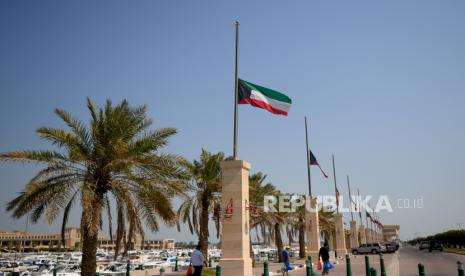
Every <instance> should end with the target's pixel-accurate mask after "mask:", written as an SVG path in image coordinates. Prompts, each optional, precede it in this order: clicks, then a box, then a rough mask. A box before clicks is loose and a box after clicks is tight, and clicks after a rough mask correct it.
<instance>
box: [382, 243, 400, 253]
mask: <svg viewBox="0 0 465 276" xmlns="http://www.w3.org/2000/svg"><path fill="white" fill-rule="evenodd" d="M384 246H386V253H394V252H396V251H397V247H396V246H395V245H393V244H391V243H386V244H384Z"/></svg>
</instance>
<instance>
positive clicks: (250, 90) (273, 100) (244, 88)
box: [237, 79, 292, 116]
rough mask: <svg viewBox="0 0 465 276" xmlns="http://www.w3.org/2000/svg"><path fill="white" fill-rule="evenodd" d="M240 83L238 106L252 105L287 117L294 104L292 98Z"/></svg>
mask: <svg viewBox="0 0 465 276" xmlns="http://www.w3.org/2000/svg"><path fill="white" fill-rule="evenodd" d="M238 82H239V91H238V94H239V95H238V99H237V101H238V104H250V105H252V106H255V107H258V108H263V109H266V110H268V111H269V112H271V113H273V114H278V115H284V116H287V113H288V112H289V109H290V108H291V104H292V100H291V98H289V97H288V96H286V95H284V94H282V93H280V92H278V91H275V90H271V89H269V88H266V87H263V86H259V85H256V84H254V83H251V82H248V81H245V80H241V79H239V80H238Z"/></svg>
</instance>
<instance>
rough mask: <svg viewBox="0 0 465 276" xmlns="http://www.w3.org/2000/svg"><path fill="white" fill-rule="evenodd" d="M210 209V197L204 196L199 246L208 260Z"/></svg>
mask: <svg viewBox="0 0 465 276" xmlns="http://www.w3.org/2000/svg"><path fill="white" fill-rule="evenodd" d="M209 208H210V201H209V200H208V196H204V197H203V198H202V210H201V215H200V233H199V245H200V247H201V251H202V254H203V256H204V257H205V258H208V236H209V233H208V219H209V217H208V216H209V215H210V212H209Z"/></svg>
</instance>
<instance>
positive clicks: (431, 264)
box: [289, 246, 465, 276]
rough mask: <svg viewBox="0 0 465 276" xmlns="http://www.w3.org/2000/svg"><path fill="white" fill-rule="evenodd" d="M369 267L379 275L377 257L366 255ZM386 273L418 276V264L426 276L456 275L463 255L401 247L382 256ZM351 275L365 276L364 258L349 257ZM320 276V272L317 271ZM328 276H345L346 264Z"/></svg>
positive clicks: (297, 271)
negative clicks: (422, 267) (423, 268)
mask: <svg viewBox="0 0 465 276" xmlns="http://www.w3.org/2000/svg"><path fill="white" fill-rule="evenodd" d="M368 256H369V260H370V265H371V266H372V267H374V268H376V270H377V272H378V275H381V270H380V261H379V256H377V255H368ZM384 260H385V265H386V272H387V275H388V276H418V263H422V264H423V265H424V266H425V270H426V275H427V276H448V275H453V276H455V275H458V273H457V264H456V263H457V261H461V262H463V263H465V255H458V254H452V253H445V252H439V251H433V252H428V250H422V251H420V250H418V248H416V247H411V246H405V247H402V248H401V249H400V250H399V251H398V252H396V253H395V254H385V255H384ZM314 267H315V266H314ZM351 267H352V275H354V276H359V275H360V276H364V275H365V256H364V255H358V256H352V257H351ZM318 272H319V273H318V275H321V271H318ZM289 274H290V275H300V276H304V275H305V269H299V270H296V271H293V272H291V273H289ZM330 275H333V276H346V275H347V274H346V263H345V261H343V260H341V261H340V262H339V263H338V264H336V265H335V268H334V269H333V270H331V273H330Z"/></svg>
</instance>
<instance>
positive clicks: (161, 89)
mask: <svg viewBox="0 0 465 276" xmlns="http://www.w3.org/2000/svg"><path fill="white" fill-rule="evenodd" d="M464 14H465V2H463V1H427V0H421V1H420V0H418V1H413V0H412V1H401V0H395V1H394V0H392V1H377V2H376V3H375V2H373V1H1V2H0V41H1V42H0V118H1V132H0V151H1V152H4V151H10V150H16V149H38V148H47V147H49V145H48V144H47V143H45V142H42V141H40V140H39V139H38V138H37V137H36V136H35V134H34V130H35V129H36V128H37V127H40V126H55V127H59V126H62V124H61V122H60V121H59V120H58V119H57V118H56V117H55V116H54V115H53V113H52V111H53V108H55V107H60V108H64V109H66V110H68V111H70V112H71V113H73V114H75V115H76V116H78V117H80V118H82V119H83V120H85V121H87V120H88V115H87V113H86V108H85V98H86V97H87V96H90V97H92V98H93V99H94V100H95V101H96V102H97V103H99V104H102V103H103V102H104V100H105V99H107V98H109V99H112V100H113V101H115V102H117V101H119V100H121V99H123V98H127V99H128V100H129V101H130V102H131V103H132V104H134V105H139V104H147V105H148V106H149V108H150V116H151V117H152V118H154V119H155V122H156V126H157V127H162V126H172V127H176V128H178V130H179V134H178V135H177V136H176V137H175V138H173V139H172V140H171V143H170V145H169V147H168V148H167V149H166V150H168V151H170V152H173V153H178V154H182V155H184V156H186V157H188V158H190V159H192V158H195V157H196V156H198V154H199V153H200V149H201V148H202V147H205V148H207V149H209V150H211V151H225V152H226V154H231V151H232V119H233V117H232V116H233V97H234V95H233V83H234V80H233V78H234V21H235V20H240V22H241V37H240V39H241V45H240V69H239V71H240V76H241V77H242V78H244V79H246V80H249V81H252V82H255V83H258V84H261V85H264V86H267V87H270V88H273V89H276V90H279V91H284V92H285V93H286V94H287V95H288V96H290V97H291V98H292V100H293V106H292V109H291V111H290V114H289V117H282V116H275V115H272V114H270V113H267V112H266V111H263V110H260V109H255V108H252V107H251V106H240V108H239V109H240V123H239V136H240V138H239V155H240V157H241V158H242V159H244V160H247V161H249V162H251V163H252V166H253V171H257V170H260V171H263V172H265V173H267V174H268V176H269V180H270V181H272V182H273V183H274V184H275V185H276V186H278V187H279V188H280V189H281V190H283V191H285V192H296V193H306V192H307V184H306V167H305V165H306V161H305V151H304V149H305V139H304V129H303V120H304V119H303V118H304V116H305V115H307V116H308V117H309V120H310V140H311V146H312V148H313V151H314V153H315V155H316V156H317V158H318V159H319V161H320V163H321V164H322V166H323V167H324V168H325V169H326V170H327V171H328V172H330V171H331V154H332V153H334V154H335V155H336V165H337V172H338V181H339V183H340V184H339V186H340V188H339V189H340V190H341V192H342V193H343V194H347V187H346V184H345V175H346V174H349V175H350V177H351V182H352V184H353V186H354V187H359V188H360V190H361V192H362V194H374V195H380V194H387V195H389V196H390V198H391V199H392V203H393V205H396V203H397V198H409V199H411V200H413V199H417V198H423V203H424V207H423V209H409V210H405V209H404V210H400V209H397V210H395V211H394V213H391V214H387V213H382V214H381V220H382V221H383V222H384V223H386V224H390V223H393V224H394V223H395V224H400V225H401V234H402V236H403V237H404V238H410V237H412V236H413V235H415V234H430V233H434V232H437V231H442V230H445V229H447V228H450V227H457V224H462V226H465V216H464V211H463V210H464V209H463V197H464V194H465V183H464V182H465V170H464V169H463V165H464V164H465V146H464V141H465V127H464V126H465V124H464V118H465V108H464V106H465V92H464V89H465V16H464ZM36 170H37V168H36V167H34V166H29V165H21V164H12V163H2V164H0V185H1V189H2V192H1V193H0V207H1V208H4V206H5V204H6V202H7V201H8V200H10V199H12V198H13V197H14V196H15V194H16V193H17V192H19V191H20V190H21V189H22V187H23V185H24V183H25V182H26V181H27V180H28V179H29V178H30V177H31V176H32V175H33V174H34V172H35V171H36ZM313 182H314V191H315V193H317V194H328V193H332V192H333V186H332V185H333V184H332V180H331V179H330V180H325V179H324V178H322V177H321V174H320V173H319V172H318V171H317V170H316V169H314V170H313ZM78 222H79V219H78V213H77V212H76V214H75V215H74V217H73V219H72V221H71V222H70V224H71V225H73V224H74V225H77V224H78ZM24 224H25V220H24V219H23V220H19V221H13V220H11V219H10V218H9V214H7V213H6V212H4V211H3V212H0V229H5V230H12V229H16V228H19V229H22V228H24ZM30 230H31V231H57V232H58V231H59V227H58V226H57V224H55V225H52V226H48V225H46V224H44V223H39V224H37V225H34V226H32V227H31V228H30ZM173 230H174V229H172V230H166V229H163V230H162V231H161V232H160V233H158V234H156V235H154V236H156V237H175V238H177V239H185V240H190V239H193V238H191V237H190V236H189V235H187V234H185V233H184V234H179V233H173V232H174V231H173Z"/></svg>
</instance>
